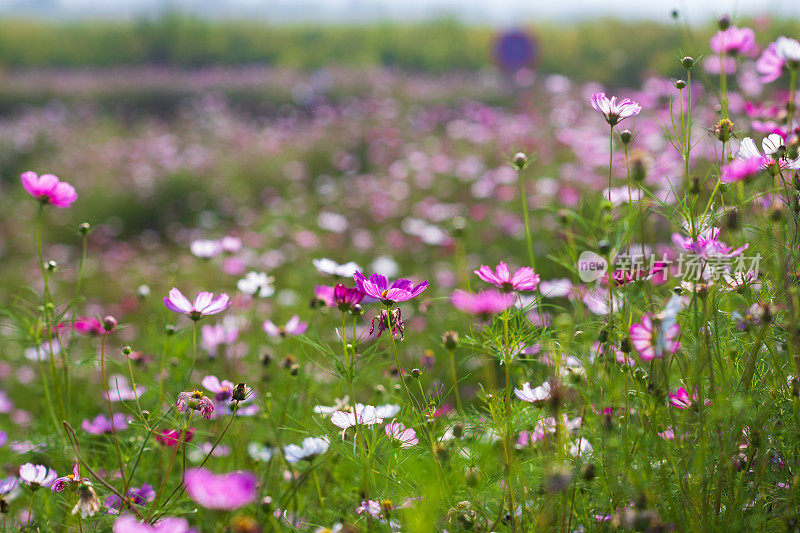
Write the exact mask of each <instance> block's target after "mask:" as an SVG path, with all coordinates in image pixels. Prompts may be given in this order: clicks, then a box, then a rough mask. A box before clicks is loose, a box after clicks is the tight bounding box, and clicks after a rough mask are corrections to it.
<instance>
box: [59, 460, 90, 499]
mask: <svg viewBox="0 0 800 533" xmlns="http://www.w3.org/2000/svg"><path fill="white" fill-rule="evenodd" d="M84 481H89V480H88V479H87V478H82V477H81V467H80V466H79V465H78V462H77V461H75V465H74V466H73V467H72V473H71V474H69V475H67V476H62V477H60V478H58V479H56V480H55V481H53V484H52V485H51V486H50V490H51V491H53V492H61V491H62V490H64V489H65V488H67V485H71V484H75V485H80V484H81V483H83V482H84Z"/></svg>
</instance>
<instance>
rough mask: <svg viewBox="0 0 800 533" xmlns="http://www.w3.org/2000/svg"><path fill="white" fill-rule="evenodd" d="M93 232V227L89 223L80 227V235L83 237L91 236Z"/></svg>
mask: <svg viewBox="0 0 800 533" xmlns="http://www.w3.org/2000/svg"><path fill="white" fill-rule="evenodd" d="M91 231H92V225H91V224H89V223H88V222H84V223H83V224H81V225H80V226H78V233H80V234H81V235H89V233H90V232H91Z"/></svg>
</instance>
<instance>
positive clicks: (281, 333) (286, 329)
mask: <svg viewBox="0 0 800 533" xmlns="http://www.w3.org/2000/svg"><path fill="white" fill-rule="evenodd" d="M262 327H263V328H264V331H265V332H266V334H267V335H269V336H270V337H286V336H287V335H302V334H303V333H305V332H306V330H307V329H308V324H307V323H306V322H301V321H300V316H299V315H294V316H293V317H292V318H290V319H289V321H288V322H287V323H286V325H285V326H280V327H279V326H276V325H275V323H274V322H272V320H269V319H268V320H265V321H264V323H263V324H262Z"/></svg>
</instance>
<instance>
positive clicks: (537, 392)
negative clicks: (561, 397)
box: [514, 381, 550, 404]
mask: <svg viewBox="0 0 800 533" xmlns="http://www.w3.org/2000/svg"><path fill="white" fill-rule="evenodd" d="M514 394H516V395H517V398H519V399H520V400H522V401H523V402H530V403H534V404H541V403H544V402H546V401H547V400H549V399H550V382H549V381H545V382H544V383H542V384H541V385H539V386H538V387H535V388H533V389H532V388H531V385H530V383H528V382H527V381H526V382H525V383H523V384H522V389H516V388H515V389H514Z"/></svg>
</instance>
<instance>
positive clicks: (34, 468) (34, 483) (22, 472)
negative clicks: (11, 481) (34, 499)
mask: <svg viewBox="0 0 800 533" xmlns="http://www.w3.org/2000/svg"><path fill="white" fill-rule="evenodd" d="M57 477H58V474H56V471H55V470H53V469H52V468H48V467H46V466H42V465H35V464H33V463H25V464H24V465H22V466H20V467H19V478H20V480H22V482H23V483H25V484H26V485H28V486H29V487H31V488H32V489H38V488H39V487H49V486H50V485H52V484H53V482H54V481H55V480H56V478H57Z"/></svg>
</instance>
